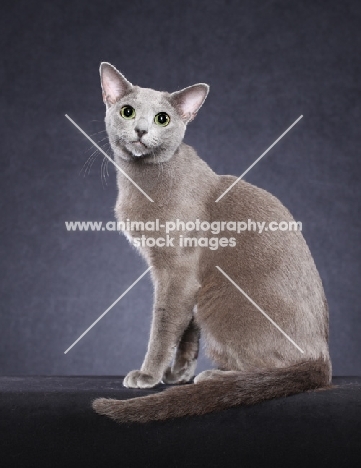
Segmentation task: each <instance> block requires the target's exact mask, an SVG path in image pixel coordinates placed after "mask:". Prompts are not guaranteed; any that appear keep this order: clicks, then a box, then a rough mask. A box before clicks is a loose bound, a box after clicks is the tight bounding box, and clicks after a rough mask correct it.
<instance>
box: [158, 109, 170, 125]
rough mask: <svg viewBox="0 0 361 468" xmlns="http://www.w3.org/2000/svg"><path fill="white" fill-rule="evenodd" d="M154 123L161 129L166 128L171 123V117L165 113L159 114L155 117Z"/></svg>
mask: <svg viewBox="0 0 361 468" xmlns="http://www.w3.org/2000/svg"><path fill="white" fill-rule="evenodd" d="M154 122H155V123H156V124H157V125H160V126H161V127H166V126H167V125H168V124H169V122H170V117H169V115H168V114H166V113H165V112H159V114H157V115H156V116H155V117H154Z"/></svg>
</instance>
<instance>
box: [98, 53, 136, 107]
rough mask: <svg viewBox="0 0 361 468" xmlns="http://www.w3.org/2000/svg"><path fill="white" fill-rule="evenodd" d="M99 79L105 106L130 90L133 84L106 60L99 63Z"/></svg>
mask: <svg viewBox="0 0 361 468" xmlns="http://www.w3.org/2000/svg"><path fill="white" fill-rule="evenodd" d="M99 73H100V81H101V85H102V91H103V101H104V103H105V104H106V106H107V107H109V106H111V105H112V104H115V103H116V102H117V101H118V100H119V99H121V98H122V97H123V96H125V95H126V94H127V93H128V92H129V91H131V89H132V87H133V85H132V84H131V83H130V82H129V81H128V80H127V79H126V78H125V77H124V76H123V75H122V74H121V73H120V72H119V71H118V70H117V69H116V68H115V67H113V65H111V64H110V63H108V62H102V63H101V64H100V69H99Z"/></svg>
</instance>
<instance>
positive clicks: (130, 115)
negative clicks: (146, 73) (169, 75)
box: [100, 62, 209, 164]
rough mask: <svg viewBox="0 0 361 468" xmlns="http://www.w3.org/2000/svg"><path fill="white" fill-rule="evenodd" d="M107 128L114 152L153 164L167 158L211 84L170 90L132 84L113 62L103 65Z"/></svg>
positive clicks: (128, 158) (102, 79)
mask: <svg viewBox="0 0 361 468" xmlns="http://www.w3.org/2000/svg"><path fill="white" fill-rule="evenodd" d="M100 78H101V85H102V90H103V100H104V103H105V105H106V117H105V123H106V129H107V133H108V136H109V142H110V145H111V147H112V149H113V152H114V155H115V156H119V157H121V158H123V159H125V160H128V161H142V162H147V163H150V164H157V163H159V162H164V161H168V160H169V159H170V158H171V157H172V156H173V154H174V152H175V151H176V149H177V148H178V146H179V145H180V143H181V142H182V140H183V137H184V132H185V129H186V125H187V123H188V122H190V121H191V120H193V119H194V117H195V116H196V114H197V112H198V110H199V108H200V107H201V106H202V104H203V102H204V101H205V99H206V97H207V94H208V91H209V86H208V85H206V84H204V83H199V84H196V85H194V86H190V87H188V88H185V89H182V90H180V91H176V92H174V93H171V94H170V93H167V92H161V91H155V90H153V89H149V88H140V87H139V86H133V85H132V84H131V83H130V82H129V81H128V80H127V79H126V78H125V77H124V76H123V75H122V74H121V73H120V72H119V71H118V70H117V69H116V68H115V67H113V66H112V65H111V64H110V63H107V62H103V63H102V64H101V65H100Z"/></svg>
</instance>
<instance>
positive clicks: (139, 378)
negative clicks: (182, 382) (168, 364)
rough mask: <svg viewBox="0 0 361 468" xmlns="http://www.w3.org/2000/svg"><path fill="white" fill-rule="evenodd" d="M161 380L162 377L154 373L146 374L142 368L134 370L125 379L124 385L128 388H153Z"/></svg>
mask: <svg viewBox="0 0 361 468" xmlns="http://www.w3.org/2000/svg"><path fill="white" fill-rule="evenodd" d="M159 382H160V379H158V378H156V377H154V376H153V375H150V374H146V373H145V372H142V371H140V370H133V371H131V372H129V374H128V375H127V376H126V377H125V379H124V380H123V385H124V387H127V388H152V387H154V386H155V385H157V384H158V383H159Z"/></svg>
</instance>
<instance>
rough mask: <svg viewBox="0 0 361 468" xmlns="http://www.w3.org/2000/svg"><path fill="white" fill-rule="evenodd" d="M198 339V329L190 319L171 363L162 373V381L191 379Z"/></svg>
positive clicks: (170, 382)
mask: <svg viewBox="0 0 361 468" xmlns="http://www.w3.org/2000/svg"><path fill="white" fill-rule="evenodd" d="M199 339H200V330H199V328H198V326H197V325H196V323H195V322H194V319H192V320H191V322H190V323H189V325H188V327H187V328H186V330H185V331H184V333H183V335H182V338H181V340H180V342H179V344H178V347H177V351H176V354H175V358H174V362H173V365H172V366H170V367H168V369H167V370H166V371H165V373H164V376H163V379H162V381H163V382H164V383H166V384H182V383H187V382H189V381H190V380H192V378H193V376H194V372H195V368H196V365H197V357H198V351H199Z"/></svg>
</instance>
